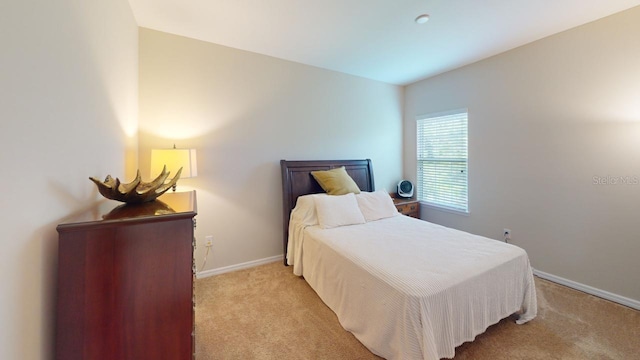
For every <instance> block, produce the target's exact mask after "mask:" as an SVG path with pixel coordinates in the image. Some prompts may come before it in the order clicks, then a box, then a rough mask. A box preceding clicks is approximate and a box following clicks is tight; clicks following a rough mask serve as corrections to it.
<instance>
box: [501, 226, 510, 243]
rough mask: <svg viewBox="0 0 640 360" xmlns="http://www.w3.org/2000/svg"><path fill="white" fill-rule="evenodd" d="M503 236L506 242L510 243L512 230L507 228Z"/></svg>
mask: <svg viewBox="0 0 640 360" xmlns="http://www.w3.org/2000/svg"><path fill="white" fill-rule="evenodd" d="M502 234H503V236H504V242H509V240H511V229H506V228H505V229H504V231H503V233H502Z"/></svg>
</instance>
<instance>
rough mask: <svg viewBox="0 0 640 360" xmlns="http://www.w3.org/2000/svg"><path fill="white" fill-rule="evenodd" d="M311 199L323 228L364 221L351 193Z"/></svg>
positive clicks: (362, 222)
mask: <svg viewBox="0 0 640 360" xmlns="http://www.w3.org/2000/svg"><path fill="white" fill-rule="evenodd" d="M313 200H314V201H315V203H316V213H317V215H318V223H319V224H320V227H322V228H323V229H331V228H334V227H338V226H344V225H354V224H364V223H365V220H364V216H362V212H361V211H360V208H359V207H358V201H357V200H356V196H355V195H354V194H353V193H348V194H345V195H329V196H317V197H314V198H313Z"/></svg>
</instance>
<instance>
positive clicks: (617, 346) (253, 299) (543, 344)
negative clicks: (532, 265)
mask: <svg viewBox="0 0 640 360" xmlns="http://www.w3.org/2000/svg"><path fill="white" fill-rule="evenodd" d="M536 289H537V295H538V317H537V318H536V319H534V320H533V321H531V322H529V323H527V324H525V325H516V324H515V323H514V321H513V319H509V318H508V319H504V320H502V321H500V322H499V323H498V324H496V325H493V326H491V327H489V329H487V331H486V332H485V333H484V334H482V335H479V336H478V337H476V339H475V341H473V342H471V343H465V344H462V345H461V346H459V347H458V348H456V356H455V359H459V360H471V359H473V360H482V359H527V360H530V359H545V360H548V359H576V360H584V359H623V360H629V359H640V311H636V310H633V309H630V308H627V307H624V306H621V305H617V304H615V303H612V302H609V301H606V300H602V299H599V298H597V297H594V296H591V295H587V294H584V293H582V292H579V291H575V290H572V289H569V288H566V287H564V286H560V285H557V284H554V283H552V282H549V281H545V280H541V279H538V278H536ZM196 359H198V360H208V359H243V360H245V359H246V360H249V359H256V360H259V359H332V360H333V359H349V360H352V359H380V358H379V357H377V356H376V355H374V354H372V353H371V352H369V351H368V350H367V348H365V347H364V346H363V345H362V344H360V342H358V340H357V339H356V338H355V337H354V336H353V335H352V334H351V333H349V332H347V331H345V330H344V329H343V328H342V327H341V326H340V323H339V322H338V319H337V317H336V316H335V314H334V313H333V312H332V311H331V310H330V309H329V308H328V307H327V306H326V305H324V303H323V302H322V301H321V300H320V298H319V297H318V296H317V295H316V293H315V292H314V291H313V289H311V287H309V285H308V284H307V283H306V282H305V280H304V279H302V278H299V277H297V276H294V275H293V274H292V273H291V268H290V267H285V266H284V265H282V263H272V264H267V265H263V266H259V267H255V268H252V269H246V270H241V271H237V272H233V273H227V274H222V275H218V276H214V277H209V278H205V279H200V280H197V281H196Z"/></svg>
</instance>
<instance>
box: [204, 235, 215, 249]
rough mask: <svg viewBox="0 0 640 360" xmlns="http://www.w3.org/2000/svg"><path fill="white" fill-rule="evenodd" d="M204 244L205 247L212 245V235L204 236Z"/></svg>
mask: <svg viewBox="0 0 640 360" xmlns="http://www.w3.org/2000/svg"><path fill="white" fill-rule="evenodd" d="M204 239H205V246H206V247H212V246H213V236H212V235H207V236H205V238H204Z"/></svg>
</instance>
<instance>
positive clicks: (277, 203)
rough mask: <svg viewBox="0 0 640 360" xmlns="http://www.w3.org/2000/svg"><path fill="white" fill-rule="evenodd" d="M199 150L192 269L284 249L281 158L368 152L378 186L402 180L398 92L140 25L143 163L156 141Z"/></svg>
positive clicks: (187, 183) (190, 184)
mask: <svg viewBox="0 0 640 360" xmlns="http://www.w3.org/2000/svg"><path fill="white" fill-rule="evenodd" d="M173 143H175V144H176V146H177V147H194V148H196V149H197V151H198V177H197V178H194V179H182V180H180V181H179V182H178V185H179V187H180V186H182V187H183V188H184V189H188V188H195V189H196V191H197V193H198V210H199V211H198V213H199V214H198V217H197V221H198V227H197V229H196V237H197V241H198V249H197V266H198V268H199V269H200V268H201V267H202V261H203V258H204V250H205V248H204V246H203V245H204V236H205V235H213V236H214V242H213V243H214V246H213V251H212V254H211V255H210V256H209V260H208V263H207V266H206V268H205V269H204V270H208V269H219V268H221V267H226V266H230V265H236V264H241V263H244V262H248V261H253V260H258V259H264V258H268V257H272V256H277V255H281V254H282V183H281V179H280V165H279V161H280V159H288V160H312V159H359V158H371V159H372V161H373V168H374V172H375V181H376V186H377V188H378V189H382V188H386V189H388V190H392V189H393V185H394V183H397V181H398V180H399V178H400V176H401V175H402V151H401V149H402V88H400V87H398V86H393V85H388V84H384V83H380V82H376V81H371V80H366V79H363V78H358V77H354V76H350V75H345V74H341V73H336V72H332V71H328V70H324V69H319V68H315V67H311V66H306V65H301V64H297V63H293V62H289V61H284V60H279V59H276V58H272V57H268V56H264V55H258V54H255V53H250V52H246V51H240V50H235V49H232V48H228V47H224V46H220V45H215V44H211V43H206V42H202V41H198V40H193V39H188V38H184V37H179V36H175V35H170V34H166V33H161V32H157V31H153V30H148V29H141V30H140V137H139V144H140V147H139V151H140V168H141V169H142V171H143V174H144V175H145V176H150V174H148V169H149V166H148V165H149V156H150V149H151V148H154V147H170V146H171V145H172V144H173Z"/></svg>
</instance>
